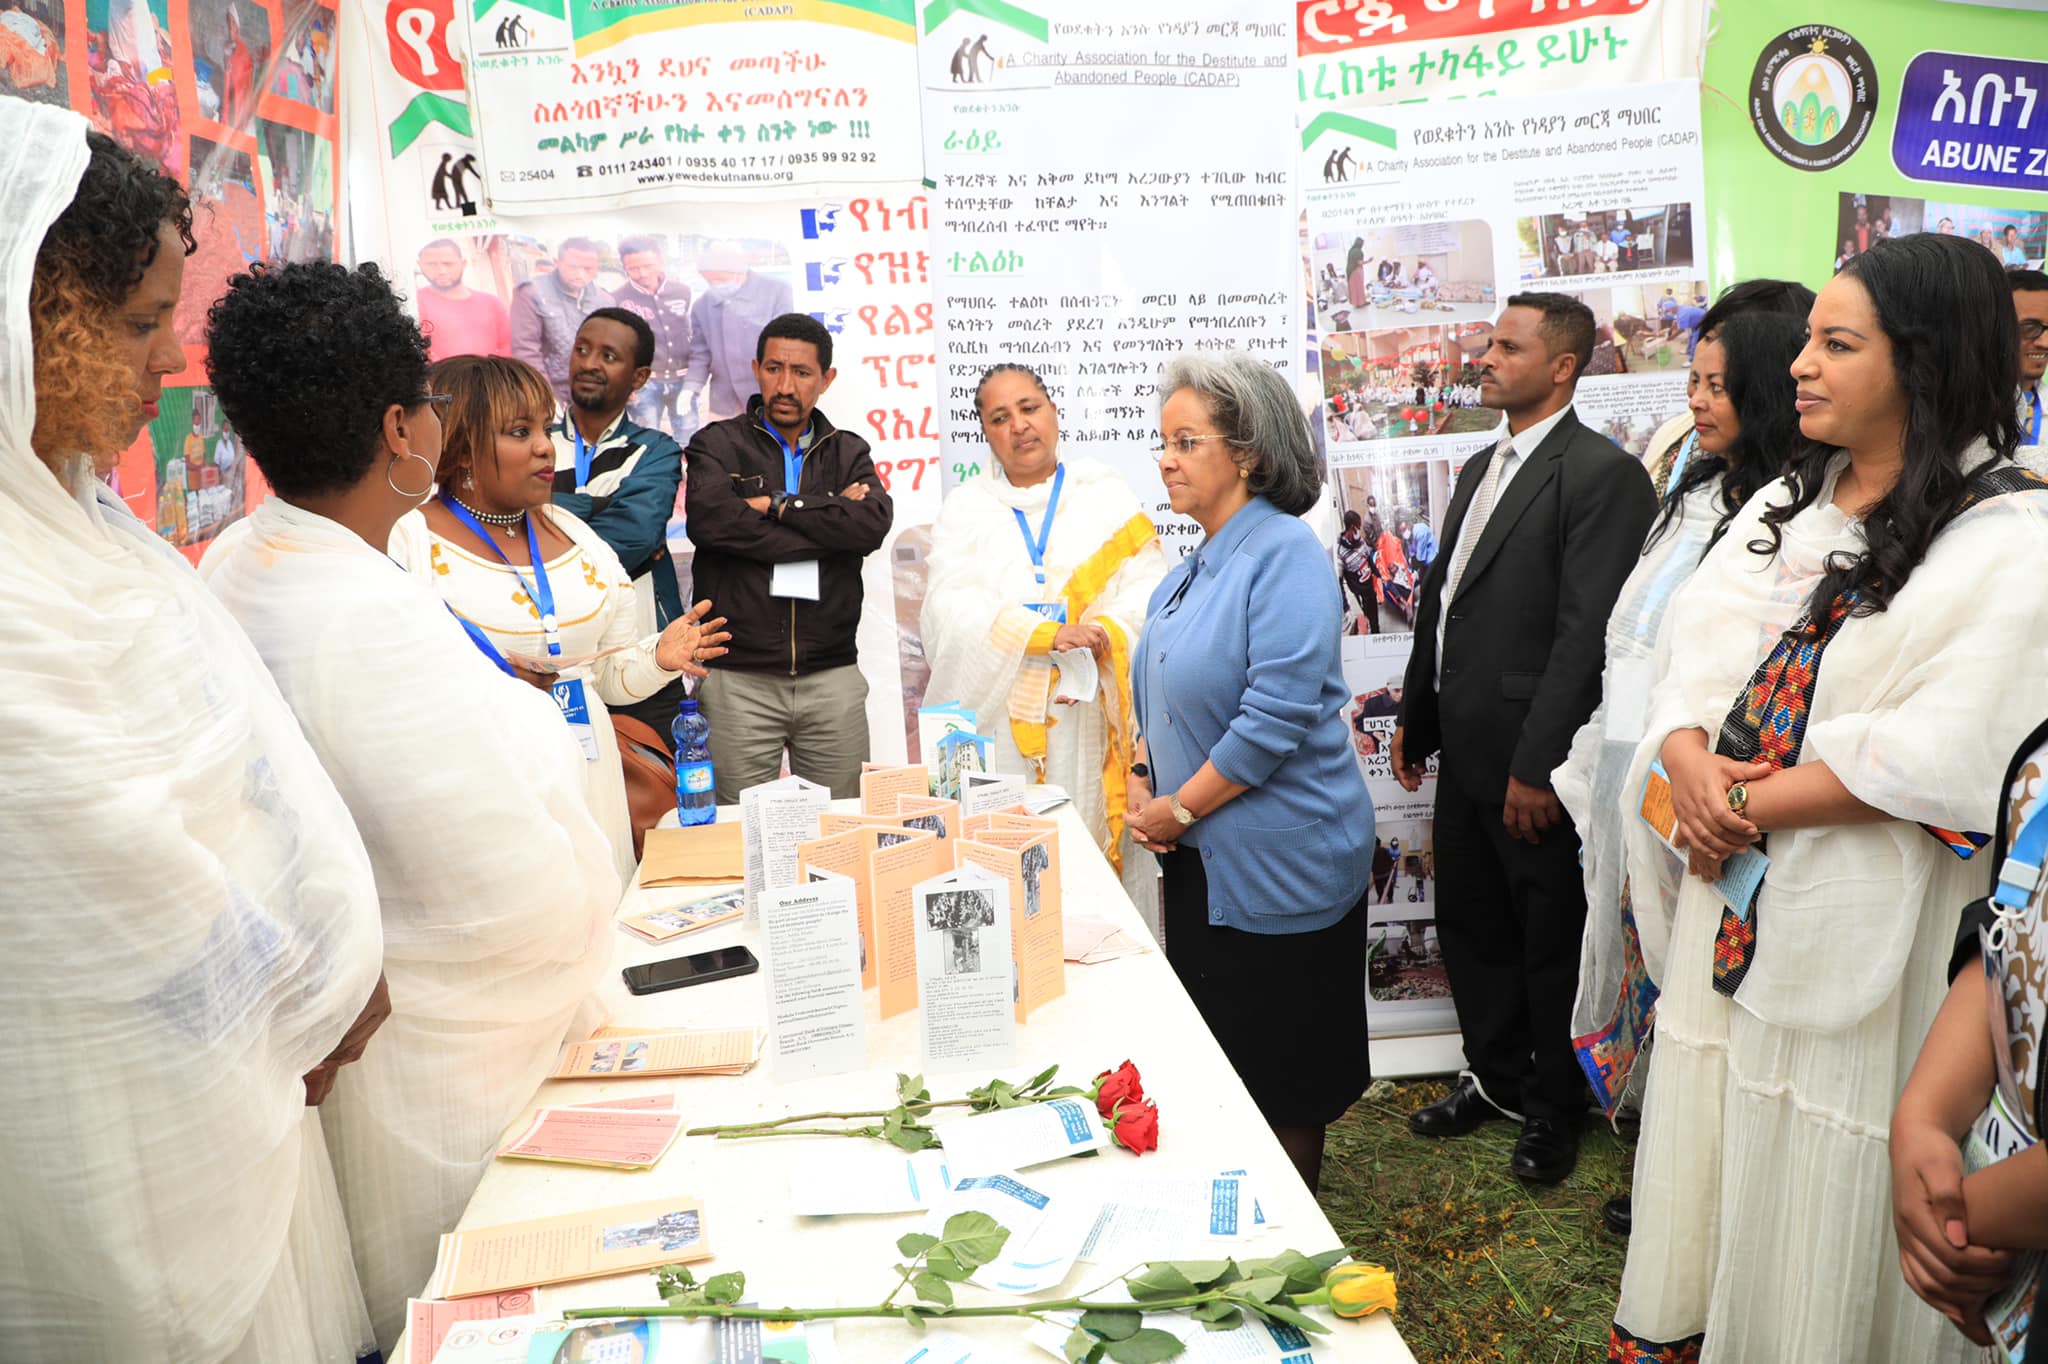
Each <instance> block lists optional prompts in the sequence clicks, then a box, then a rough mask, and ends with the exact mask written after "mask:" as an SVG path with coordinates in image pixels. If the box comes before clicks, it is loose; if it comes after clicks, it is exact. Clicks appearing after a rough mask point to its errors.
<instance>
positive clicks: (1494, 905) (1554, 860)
mask: <svg viewBox="0 0 2048 1364" xmlns="http://www.w3.org/2000/svg"><path fill="white" fill-rule="evenodd" d="M1436 873H1437V883H1436V932H1437V941H1438V942H1439V943H1440V944H1442V946H1443V951H1444V968H1445V970H1446V972H1447V973H1448V974H1449V975H1450V979H1451V998H1452V1000H1453V1002H1454V1003H1455V1004H1456V1005H1457V1009H1458V1027H1459V1029H1460V1031H1462V1032H1463V1033H1464V1035H1465V1058H1466V1064H1467V1066H1468V1067H1469V1068H1470V1070H1471V1071H1472V1073H1473V1074H1474V1075H1475V1076H1477V1077H1478V1079H1479V1083H1480V1084H1481V1085H1482V1086H1484V1087H1485V1090H1486V1093H1487V1096H1488V1097H1489V1098H1491V1099H1492V1100H1493V1101H1494V1102H1495V1103H1497V1104H1500V1105H1501V1106H1502V1107H1505V1108H1511V1109H1514V1110H1515V1111H1517V1112H1519V1113H1522V1114H1524V1115H1526V1116H1528V1117H1540V1118H1548V1119H1551V1120H1553V1121H1559V1122H1564V1123H1567V1124H1570V1125H1576V1124H1577V1123H1578V1122H1579V1120H1580V1119H1581V1118H1582V1117H1583V1116H1584V1115H1585V1112H1586V1103H1587V1093H1588V1091H1587V1089H1586V1079H1585V1076H1584V1074H1583V1073H1582V1072H1581V1071H1580V1070H1579V1063H1578V1058H1577V1057H1576V1056H1575V1055H1574V1054H1573V1052H1572V1039H1571V1018H1572V1000H1573V997H1574V996H1575V995H1576V994H1577V993H1578V988H1579V939H1580V936H1581V934H1582V933H1583V932H1584V930H1585V926H1586V887H1585V882H1584V881H1583V880H1582V879H1581V878H1580V874H1579V836H1578V831H1577V830H1576V829H1574V828H1573V827H1572V825H1571V823H1570V821H1569V820H1567V821H1565V822H1564V823H1562V824H1560V825H1558V826H1556V827H1553V828H1552V829H1551V830H1550V831H1549V832H1548V833H1546V834H1544V835H1543V839H1542V841H1541V842H1540V843H1524V842H1522V841H1521V840H1520V839H1517V838H1516V837H1515V836H1514V835H1512V834H1510V833H1509V832H1508V829H1507V826H1506V825H1505V824H1503V823H1502V822H1501V807H1500V805H1499V804H1498V803H1494V804H1480V803H1478V802H1475V801H1473V800H1471V799H1469V798H1468V797H1467V796H1466V795H1465V793H1464V792H1463V791H1462V790H1461V789H1460V788H1459V787H1458V786H1457V785H1456V783H1455V782H1453V781H1451V780H1449V779H1448V777H1447V774H1440V775H1439V776H1438V777H1437V786H1436Z"/></svg>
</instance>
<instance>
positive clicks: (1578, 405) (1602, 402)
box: [1572, 369, 1686, 455]
mask: <svg viewBox="0 0 2048 1364" xmlns="http://www.w3.org/2000/svg"><path fill="white" fill-rule="evenodd" d="M1685 381H1686V374H1685V371H1684V370H1683V369H1681V370H1678V371H1676V372H1673V373H1670V374H1659V375H1652V376H1647V377H1644V378H1639V379H1619V380H1610V381H1605V382H1602V383H1597V384H1580V385H1579V388H1578V392H1577V393H1576V394H1575V395H1574V396H1573V398H1572V411H1573V412H1575V413H1576V414H1577V415H1578V418H1579V420H1580V421H1581V422H1583V423H1585V424H1586V425H1587V426H1588V427H1590V428H1591V429H1593V430H1595V431H1598V432H1599V433H1600V434H1601V435H1603V436H1605V437H1607V438H1608V439H1609V440H1611V441H1613V442H1614V443H1615V444H1616V445H1619V446H1620V447H1621V448H1622V449H1624V450H1626V451H1628V452H1629V453H1630V454H1632V455H1641V454H1642V453H1643V452H1644V451H1645V450H1647V449H1648V448H1649V445H1650V437H1651V436H1653V435H1655V434H1656V433H1657V428H1658V427H1660V426H1662V425H1663V424H1664V423H1665V422H1667V421H1670V420H1671V419H1672V418H1673V417H1675V416H1677V415H1678V414H1679V413H1681V412H1683V411H1685V401H1686V400H1685Z"/></svg>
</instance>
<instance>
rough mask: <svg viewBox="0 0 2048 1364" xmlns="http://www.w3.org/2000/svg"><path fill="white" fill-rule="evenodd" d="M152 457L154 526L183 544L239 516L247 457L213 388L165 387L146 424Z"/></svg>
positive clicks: (212, 533) (208, 535) (202, 539)
mask: <svg viewBox="0 0 2048 1364" xmlns="http://www.w3.org/2000/svg"><path fill="white" fill-rule="evenodd" d="M148 434H149V442H150V449H151V451H152V453H153V454H154V456H155V460H156V520H155V525H156V531H157V534H159V535H161V536H163V538H164V539H165V540H168V541H169V542H170V543H171V544H174V545H177V546H179V547H180V548H183V547H184V546H187V545H200V544H204V543H206V542H207V541H208V540H211V539H212V538H213V537H214V536H216V535H218V534H220V533H221V531H223V530H225V529H226V528H227V527H228V526H229V525H230V524H231V523H233V522H235V521H238V520H240V519H241V516H242V513H243V511H244V509H245V507H246V498H247V496H248V492H247V488H246V486H245V482H246V461H245V460H244V458H243V456H242V451H241V448H240V446H239V444H238V443H237V442H236V440H235V438H234V435H233V433H232V432H230V431H229V430H228V429H227V427H226V426H225V425H224V424H223V423H222V421H221V415H220V404H219V402H218V401H217V400H216V399H215V398H214V396H213V393H212V392H211V390H208V389H204V388H167V389H165V390H164V391H163V396H162V398H161V399H160V400H159V402H158V410H157V416H156V420H154V421H152V422H151V423H150V424H149V427H148Z"/></svg>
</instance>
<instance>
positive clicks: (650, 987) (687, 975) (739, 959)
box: [619, 947, 761, 995]
mask: <svg viewBox="0 0 2048 1364" xmlns="http://www.w3.org/2000/svg"><path fill="white" fill-rule="evenodd" d="M760 969H761V963H760V960H759V959H758V958H756V957H755V956H754V954H753V953H752V952H749V951H748V950H747V949H746V948H744V947H721V948H719V949H718V950H717V951H716V952H694V953H692V954H691V955H689V956H687V957H670V958H669V959H668V960H667V961H650V962H647V963H646V964H644V965H641V966H628V967H627V968H626V969H625V970H624V971H621V972H620V973H619V974H620V975H622V976H624V977H625V980H626V988H627V989H628V990H631V991H632V992H633V993H634V994H636V995H651V994H656V993H658V992H660V991H662V990H680V989H681V988H682V987H683V986H685V985H702V984H704V983H705V982H707V981H713V980H725V979H728V978H729V977H732V976H750V975H752V974H753V973H754V972H756V971H758V970H760Z"/></svg>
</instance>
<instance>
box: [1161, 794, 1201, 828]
mask: <svg viewBox="0 0 2048 1364" xmlns="http://www.w3.org/2000/svg"><path fill="white" fill-rule="evenodd" d="M1166 808H1167V809H1169V810H1171V811H1173V817H1174V818H1175V819H1177V820H1179V821H1180V827H1181V828H1183V829H1185V828H1187V827H1188V826H1189V825H1190V824H1193V823H1194V822H1195V820H1196V818H1197V816H1196V814H1195V812H1194V811H1192V810H1190V809H1188V807H1187V806H1185V805H1182V804H1181V803H1180V793H1179V792H1178V791H1176V792H1175V793H1174V794H1172V795H1170V796H1168V797H1167V798H1166Z"/></svg>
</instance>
